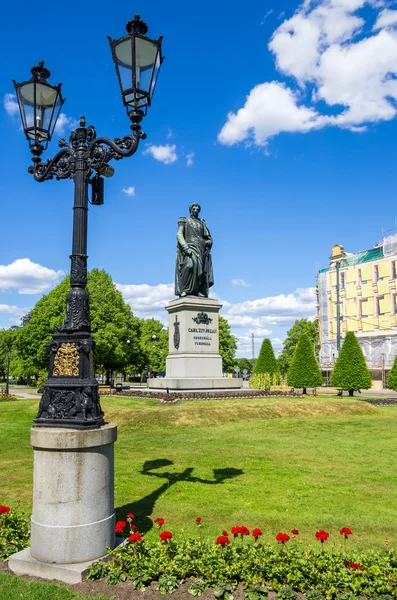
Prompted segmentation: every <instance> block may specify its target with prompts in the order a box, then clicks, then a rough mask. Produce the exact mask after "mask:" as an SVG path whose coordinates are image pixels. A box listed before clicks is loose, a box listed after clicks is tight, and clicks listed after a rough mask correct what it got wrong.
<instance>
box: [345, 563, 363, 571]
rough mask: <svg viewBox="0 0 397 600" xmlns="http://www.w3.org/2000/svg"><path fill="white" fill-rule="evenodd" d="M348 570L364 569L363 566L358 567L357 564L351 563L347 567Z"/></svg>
mask: <svg viewBox="0 0 397 600" xmlns="http://www.w3.org/2000/svg"><path fill="white" fill-rule="evenodd" d="M347 568H348V569H362V566H361V565H358V564H357V563H355V562H349V564H348V565H347Z"/></svg>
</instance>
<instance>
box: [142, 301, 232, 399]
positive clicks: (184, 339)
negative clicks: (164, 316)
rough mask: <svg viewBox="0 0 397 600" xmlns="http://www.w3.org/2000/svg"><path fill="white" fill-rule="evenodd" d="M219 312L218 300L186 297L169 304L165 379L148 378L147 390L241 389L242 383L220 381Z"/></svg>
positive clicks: (230, 379)
mask: <svg viewBox="0 0 397 600" xmlns="http://www.w3.org/2000/svg"><path fill="white" fill-rule="evenodd" d="M221 308H222V305H221V304H220V303H219V302H218V300H215V299H213V298H203V297H201V296H200V297H198V296H185V297H183V298H178V299H177V300H172V301H171V302H169V303H168V305H167V306H166V310H167V312H168V314H169V347H168V356H167V359H166V376H165V377H158V378H149V379H148V382H147V383H148V387H149V388H152V389H161V390H166V389H167V388H168V390H170V391H176V390H217V389H219V390H230V389H240V388H241V387H242V385H243V382H242V379H236V378H229V377H222V357H221V355H220V354H219V315H218V313H219V310H220V309H221Z"/></svg>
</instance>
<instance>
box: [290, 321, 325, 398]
mask: <svg viewBox="0 0 397 600" xmlns="http://www.w3.org/2000/svg"><path fill="white" fill-rule="evenodd" d="M287 381H288V385H290V386H292V387H294V388H303V389H304V390H305V388H308V387H310V388H315V387H318V386H319V385H321V384H322V381H323V378H322V376H321V372H320V369H319V366H318V364H317V361H316V357H315V356H314V352H313V345H312V343H311V341H310V339H309V336H308V335H307V334H306V333H302V334H301V336H300V338H299V342H298V345H297V346H296V348H295V352H294V355H293V357H292V360H291V363H290V367H289V369H288V375H287Z"/></svg>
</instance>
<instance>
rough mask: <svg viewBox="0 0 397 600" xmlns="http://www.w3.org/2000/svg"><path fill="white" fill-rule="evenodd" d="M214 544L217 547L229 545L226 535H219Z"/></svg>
mask: <svg viewBox="0 0 397 600" xmlns="http://www.w3.org/2000/svg"><path fill="white" fill-rule="evenodd" d="M215 544H219V546H222V547H223V546H226V545H227V544H230V540H229V538H228V537H227V535H220V536H219V537H217V538H216V540H215Z"/></svg>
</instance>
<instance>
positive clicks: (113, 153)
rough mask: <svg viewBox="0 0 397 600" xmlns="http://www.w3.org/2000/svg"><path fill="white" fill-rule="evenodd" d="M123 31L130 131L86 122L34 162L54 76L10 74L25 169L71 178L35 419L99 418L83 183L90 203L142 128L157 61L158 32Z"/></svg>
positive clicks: (52, 117) (97, 421)
mask: <svg viewBox="0 0 397 600" xmlns="http://www.w3.org/2000/svg"><path fill="white" fill-rule="evenodd" d="M127 31H128V35H127V36H125V37H123V38H120V39H118V40H112V39H110V45H111V50H112V55H113V60H114V63H115V67H116V72H117V76H118V79H119V83H120V88H121V94H122V98H123V102H124V104H125V106H126V107H127V114H128V116H129V118H130V121H131V126H130V128H131V130H132V133H130V134H128V135H126V136H124V137H123V138H115V139H114V140H111V139H109V138H106V137H97V135H96V131H95V129H94V127H93V126H92V125H89V126H88V127H86V121H85V118H84V117H81V118H80V126H79V127H77V129H76V130H75V131H73V132H72V133H71V134H70V137H69V141H68V142H67V141H65V140H64V139H62V140H60V141H59V146H60V147H61V150H60V151H59V152H58V153H57V154H56V155H55V157H54V158H52V159H48V160H47V161H46V162H42V160H41V158H40V157H41V154H42V153H43V151H44V150H45V149H46V148H47V145H48V142H49V141H50V140H51V138H52V135H53V132H54V129H55V126H56V122H57V119H58V116H59V114H60V110H61V108H62V105H63V103H64V99H63V97H62V92H61V84H58V85H55V86H54V85H51V84H50V83H49V82H48V79H49V77H50V72H49V71H48V70H47V69H46V68H45V67H44V62H43V61H40V62H39V64H38V65H37V66H36V67H33V69H32V77H31V79H29V80H28V81H24V82H23V83H17V82H16V81H14V86H15V91H16V95H17V98H18V103H19V109H20V113H21V119H22V125H23V130H24V132H25V135H26V137H27V139H28V141H29V146H30V150H31V153H32V155H33V157H32V161H33V165H32V166H30V167H29V169H28V170H29V172H30V173H31V174H32V175H33V177H34V178H35V180H36V181H39V182H42V181H46V180H48V179H53V178H54V177H55V178H56V179H58V180H59V179H69V178H70V179H72V180H73V183H74V207H73V242H72V254H71V257H70V258H71V271H70V283H71V290H70V291H69V294H68V297H67V302H66V316H65V320H64V323H63V325H61V326H60V327H59V328H58V333H54V334H53V336H52V340H51V341H50V342H49V344H48V349H49V350H50V352H51V357H50V367H49V377H48V380H47V381H46V383H45V384H44V385H43V395H42V398H41V401H40V405H39V411H38V414H37V417H36V418H35V420H34V422H35V425H38V426H43V427H71V428H79V429H94V428H98V427H100V426H101V425H103V424H104V419H103V412H102V409H101V406H100V402H99V395H98V382H97V381H96V379H95V360H94V349H95V343H94V340H93V339H92V335H91V331H92V330H91V321H90V311H89V297H88V292H87V289H86V284H87V213H88V186H89V184H90V185H91V188H92V204H94V205H100V204H103V201H104V198H103V189H104V180H103V177H102V176H105V177H111V176H112V175H113V173H114V169H113V167H112V166H111V165H110V164H109V163H110V161H112V160H113V159H115V160H120V159H122V158H127V157H129V156H132V155H133V154H135V152H136V151H137V149H138V145H139V142H140V140H141V139H145V137H146V135H145V134H144V133H143V132H142V131H141V126H140V123H141V121H142V118H143V117H144V116H145V115H146V113H147V108H148V106H150V105H151V101H152V97H153V92H154V88H155V84H156V81H157V77H158V74H159V70H160V66H161V63H162V61H163V57H162V53H161V42H162V38H159V39H158V40H152V39H150V38H148V37H146V36H145V34H146V32H147V25H146V24H145V23H143V22H142V21H141V20H140V18H139V15H135V18H134V20H133V21H131V22H130V23H128V25H127Z"/></svg>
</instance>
